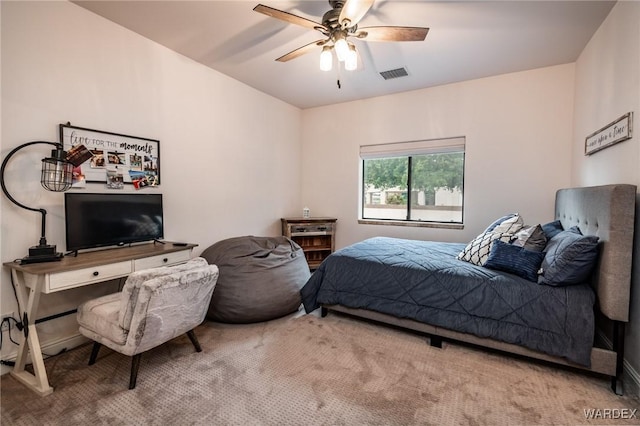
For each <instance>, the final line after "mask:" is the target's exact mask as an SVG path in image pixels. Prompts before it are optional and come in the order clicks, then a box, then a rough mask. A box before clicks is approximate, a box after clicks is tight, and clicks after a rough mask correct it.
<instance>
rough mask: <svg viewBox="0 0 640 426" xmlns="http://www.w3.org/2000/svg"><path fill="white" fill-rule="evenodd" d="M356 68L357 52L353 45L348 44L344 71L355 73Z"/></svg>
mask: <svg viewBox="0 0 640 426" xmlns="http://www.w3.org/2000/svg"><path fill="white" fill-rule="evenodd" d="M357 68H358V52H356V46H355V45H354V44H353V43H349V52H348V53H347V57H346V59H345V60H344V69H345V70H347V71H355V70H356V69H357Z"/></svg>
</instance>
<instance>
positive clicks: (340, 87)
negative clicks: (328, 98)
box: [336, 79, 342, 89]
mask: <svg viewBox="0 0 640 426" xmlns="http://www.w3.org/2000/svg"><path fill="white" fill-rule="evenodd" d="M336 83H338V89H342V85H341V84H340V79H337V80H336Z"/></svg>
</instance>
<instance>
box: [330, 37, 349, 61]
mask: <svg viewBox="0 0 640 426" xmlns="http://www.w3.org/2000/svg"><path fill="white" fill-rule="evenodd" d="M333 45H334V46H335V48H336V56H337V57H338V60H339V61H340V62H343V61H344V60H345V59H347V55H348V54H349V44H348V43H347V40H346V37H345V35H344V34H343V33H338V34H337V35H336V36H335V42H334V43H333Z"/></svg>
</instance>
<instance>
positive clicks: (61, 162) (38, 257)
mask: <svg viewBox="0 0 640 426" xmlns="http://www.w3.org/2000/svg"><path fill="white" fill-rule="evenodd" d="M36 144H45V145H53V146H54V147H55V149H53V150H52V151H51V157H47V158H43V159H42V174H41V175H40V184H42V187H43V188H44V189H46V190H48V191H54V192H63V191H66V190H68V189H69V188H71V183H72V177H73V166H74V164H72V163H71V162H70V161H68V160H67V153H66V152H65V151H64V150H63V146H62V144H60V143H56V142H45V141H34V142H27V143H25V144H22V145H20V146H18V147H17V148H15V149H13V150H12V151H11V152H10V153H9V154H8V155H7V156H6V157H5V159H4V161H3V162H2V168H0V184H1V185H2V192H4V195H6V196H7V198H8V199H9V200H10V201H11V202H12V203H13V204H15V205H16V206H18V207H22V208H23V209H26V210H31V211H34V212H40V213H41V214H42V231H41V234H40V242H39V244H38V245H37V246H33V247H31V248H29V256H27V257H24V258H22V259H21V263H38V262H51V261H54V260H60V259H61V258H62V256H63V255H62V253H58V252H56V246H55V245H49V244H47V239H46V238H45V230H46V216H47V211H46V210H45V209H36V208H33V207H28V206H25V205H24V204H22V203H20V202H19V201H16V199H15V198H13V197H12V196H11V194H9V191H8V190H7V187H6V185H5V183H4V169H5V167H6V165H7V163H8V162H9V159H10V158H11V157H12V156H13V155H14V154H15V153H16V152H18V151H20V150H21V149H22V148H25V147H28V146H31V145H36Z"/></svg>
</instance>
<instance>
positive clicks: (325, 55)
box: [320, 46, 333, 71]
mask: <svg viewBox="0 0 640 426" xmlns="http://www.w3.org/2000/svg"><path fill="white" fill-rule="evenodd" d="M332 67H333V54H332V53H331V46H324V47H323V48H322V53H320V70H322V71H331V68H332Z"/></svg>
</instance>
